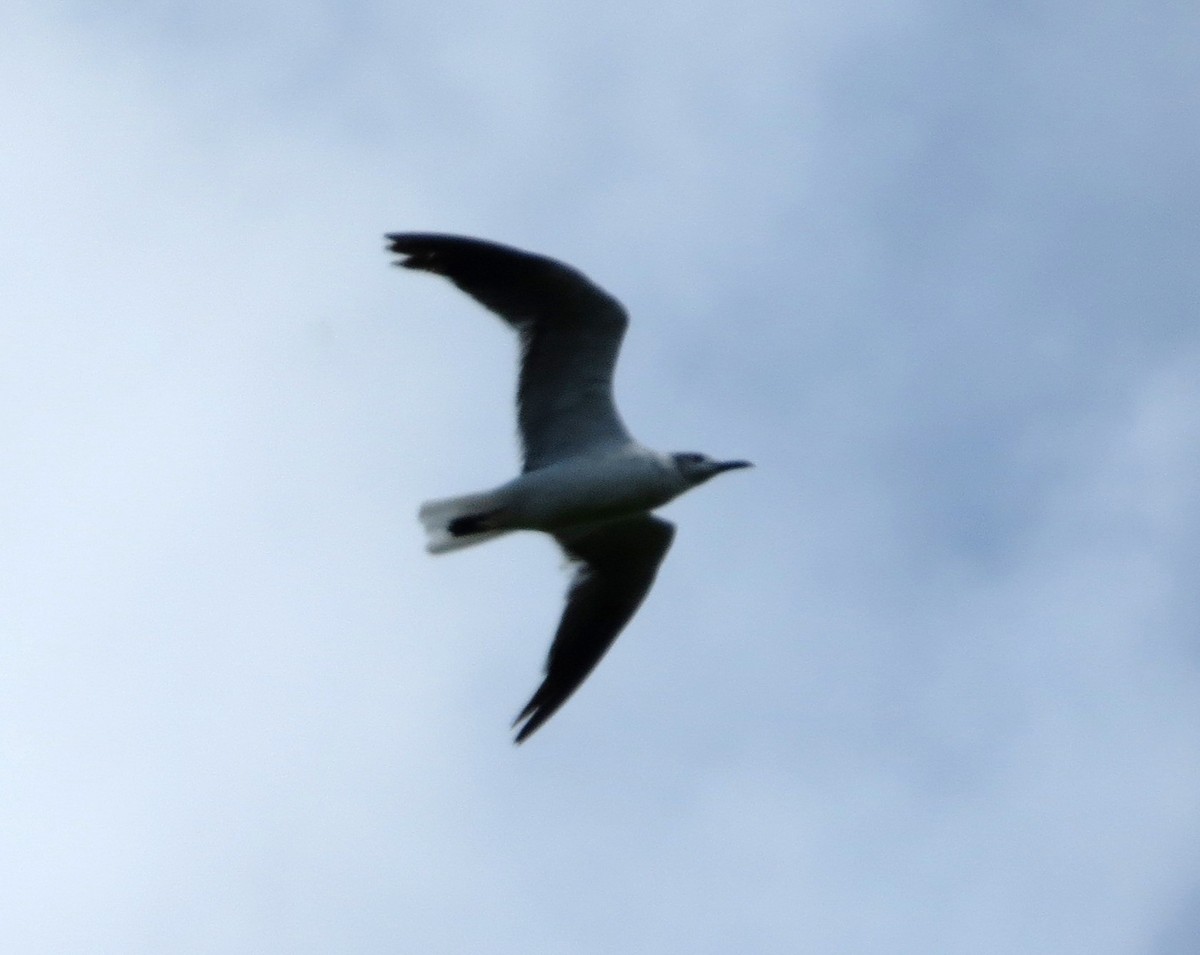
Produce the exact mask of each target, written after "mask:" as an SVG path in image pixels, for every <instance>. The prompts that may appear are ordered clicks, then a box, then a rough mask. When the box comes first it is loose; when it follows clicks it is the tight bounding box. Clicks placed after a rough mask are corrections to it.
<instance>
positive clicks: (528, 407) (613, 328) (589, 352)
mask: <svg viewBox="0 0 1200 955" xmlns="http://www.w3.org/2000/svg"><path fill="white" fill-rule="evenodd" d="M387 238H388V239H389V240H390V242H391V245H390V249H391V251H392V252H395V253H397V254H398V255H400V256H403V258H401V259H400V261H398V262H397V263H396V264H397V265H399V266H402V267H404V268H406V269H420V270H423V271H426V272H433V273H435V274H437V275H444V276H445V277H446V278H448V279H450V281H451V282H453V283H454V284H455V285H457V286H458V287H459V288H460V289H462V290H463V291H464V292H466V293H467V294H468V295H470V296H471V297H472V298H474V299H476V300H477V301H478V302H480V303H481V304H483V305H484V306H486V307H487V308H489V309H491V310H492V311H493V312H495V313H496V314H497V315H499V316H500V317H501V318H503V319H504V320H505V321H506V322H507V323H508V324H509V325H511V326H512V327H513V328H515V329H516V330H517V332H518V333H519V335H520V338H521V375H520V382H519V384H518V387H517V412H518V413H517V418H518V423H519V425H520V431H521V442H522V445H523V448H524V458H525V470H526V471H533V470H536V469H537V468H540V467H544V466H545V465H547V464H551V463H553V462H554V461H558V460H562V459H563V458H569V457H573V456H574V455H576V454H580V453H585V452H588V451H596V450H600V449H603V448H607V447H616V446H620V445H622V444H625V443H626V442H627V441H629V440H630V437H629V432H628V431H626V430H625V426H624V424H622V423H621V418H620V416H619V415H618V414H617V409H616V407H615V405H614V404H613V397H612V377H613V368H614V367H615V366H616V363H617V353H618V351H619V350H620V348H621V339H622V338H623V337H624V335H625V326H626V325H627V324H628V319H627V318H626V316H625V310H624V309H623V308H622V307H621V303H620V302H618V301H617V300H616V299H614V298H613V297H612V296H611V295H609V294H608V293H607V292H605V291H604V290H603V289H601V288H599V287H598V286H596V285H594V284H593V283H592V282H591V281H589V280H588V279H587V278H586V277H585V276H584V275H583V274H581V273H580V272H577V271H576V270H575V269H573V268H571V267H570V266H567V265H564V264H563V263H561V262H556V261H554V260H553V259H548V258H545V257H543V256H540V255H533V254H531V253H529V252H522V251H520V250H518V249H513V248H509V247H508V246H504V245H499V244H497V243H494V242H484V241H482V240H480V239H469V238H465V237H461V236H450V235H430V234H425V233H392V234H390V235H388V237H387Z"/></svg>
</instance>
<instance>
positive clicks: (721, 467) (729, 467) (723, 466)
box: [713, 461, 754, 474]
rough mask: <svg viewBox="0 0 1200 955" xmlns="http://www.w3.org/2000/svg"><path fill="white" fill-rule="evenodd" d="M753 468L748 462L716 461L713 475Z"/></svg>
mask: <svg viewBox="0 0 1200 955" xmlns="http://www.w3.org/2000/svg"><path fill="white" fill-rule="evenodd" d="M752 467H754V465H753V464H751V463H750V462H749V461H718V462H717V465H716V469H715V471H714V472H713V473H714V474H720V473H721V472H722V471H737V470H738V469H740V468H752Z"/></svg>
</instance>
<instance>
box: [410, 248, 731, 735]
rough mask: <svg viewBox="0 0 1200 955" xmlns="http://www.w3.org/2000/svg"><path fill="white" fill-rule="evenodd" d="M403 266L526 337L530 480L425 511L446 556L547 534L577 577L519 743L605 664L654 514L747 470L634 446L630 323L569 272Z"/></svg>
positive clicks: (500, 261)
mask: <svg viewBox="0 0 1200 955" xmlns="http://www.w3.org/2000/svg"><path fill="white" fill-rule="evenodd" d="M387 238H388V240H389V242H390V245H389V249H390V251H392V252H394V253H396V254H397V255H398V256H400V258H399V259H398V260H397V261H396V262H395V263H394V264H395V265H398V266H400V267H402V268H406V269H417V270H420V271H424V272H432V273H433V274H435V275H441V276H444V277H445V278H447V279H449V280H450V281H451V282H453V283H454V284H455V285H456V286H458V287H459V288H460V289H461V290H462V291H464V292H466V293H467V294H468V295H470V296H471V297H472V298H474V299H475V300H476V301H478V302H479V303H480V304H482V305H483V306H485V307H486V308H487V309H489V310H490V311H492V312H495V313H496V314H497V315H498V316H499V317H500V318H502V319H503V320H504V321H505V322H506V323H508V324H509V325H510V326H512V327H513V328H514V329H515V330H516V331H517V334H518V336H519V338H520V344H521V369H520V375H519V382H518V385H517V421H518V426H519V430H520V436H521V445H522V449H523V452H524V453H523V458H524V468H523V470H522V473H521V474H520V476H519V477H516V478H514V479H513V480H511V481H509V482H508V483H506V484H502V485H501V486H499V487H497V488H494V489H493V490H490V491H484V492H482V493H478V494H466V495H463V496H460V497H451V498H445V499H443V500H436V501H428V502H426V503H425V504H423V505H422V506H421V509H420V512H419V517H420V520H421V523H422V524H423V525H424V528H425V531H426V533H427V535H428V543H427V545H426V546H427V549H428V550H429V552H430V553H433V554H441V553H445V552H446V551H452V550H457V549H459V548H461V547H467V546H470V545H472V544H478V543H481V542H483V541H486V540H490V539H492V538H494V537H498V536H500V535H501V534H507V533H509V532H510V531H516V530H533V531H543V532H545V533H547V534H550V535H552V536H553V537H554V539H555V540H556V541H557V542H558V545H559V547H561V548H562V550H563V552H564V553H565V554H566V556H567V558H568V559H569V560H570V561H571V562H573V563H574V564H576V565H577V567H576V571H575V575H574V577H573V579H572V581H571V585H570V589H569V592H568V594H567V605H566V608H565V610H564V611H563V615H562V620H561V621H560V622H559V625H558V630H557V632H556V633H555V634H554V640H553V642H552V643H551V645H550V653H549V656H548V657H547V660H546V666H545V677H544V679H543V681H542V683H541V685H540V686H539V687H538V689H537V691H536V692H535V693H534V694H533V696H532V698H531V699H530V700H529V702H528V703H527V704H526V705H525V708H524V709H522V710H521V712H520V713H519V714H518V715H517V718H516V720H514V721H513V728H514V729H515V728H517V727H520V728H519V729H518V730H517V735H516V742H517V743H521V742H523V741H524V740H526V739H528V738H529V736H530V735H532V734H533V733H534V732H535V731H536V730H537V729H538V727H540V726H541V725H542V724H543V723H545V722H546V720H548V719H549V718H550V717H551V716H552V715H554V713H555V712H556V711H557V710H558V709H559V707H561V706H562V705H563V704H564V703H565V702H566V701H567V699H568V698H569V697H570V696H571V694H572V693H574V692H575V690H577V689H578V688H579V685H580V684H581V683H583V681H584V680H585V679H586V678H587V676H588V675H589V674H590V673H591V672H592V670H593V669H594V668H595V666H596V664H597V663H599V662H600V658H601V657H603V656H604V654H605V653H606V652H607V650H608V648H609V647H610V646H612V644H613V642H614V641H615V640H616V639H617V635H618V634H619V633H620V632H621V631H622V630H623V629H624V627H625V625H626V624H627V623H628V622H629V621H630V619H631V618H632V617H633V615H634V613H635V612H636V611H637V609H638V607H639V606H640V605H641V603H642V600H643V599H644V598H645V596H646V594H647V593H648V592H649V590H650V587H651V585H652V584H653V583H654V577H655V575H656V574H657V573H658V568H659V565H660V564H661V563H662V560H663V558H664V557H665V556H666V553H667V549H668V548H669V547H670V546H671V541H672V539H673V538H674V536H675V526H674V525H673V524H671V523H670V522H668V521H665V520H663V519H662V518H660V517H655V516H654V515H653V514H652V513H651V512H652V511H653V510H654V509H655V508H657V507H661V506H662V505H663V504H666V503H667V502H668V501H670V500H672V499H673V498H676V497H678V496H679V495H680V494H682V493H683V492H684V491H687V490H689V489H691V488H693V487H696V486H697V485H699V484H703V483H704V482H705V481H707V480H708V479H709V478H711V477H714V476H716V475H718V474H721V473H722V472H724V471H733V470H736V469H738V468H746V467H750V466H751V465H750V462H749V461H716V460H713V459H712V458H710V457H708V456H706V455H703V454H696V453H693V452H679V453H674V454H661V453H659V452H656V451H652V450H650V449H649V448H647V447H645V446H643V445H642V444H640V443H638V442H637V441H636V440H634V438H633V437H632V436H631V435H630V433H629V432H628V431H627V430H626V428H625V425H624V423H622V421H621V417H620V415H619V414H618V413H617V408H616V405H615V404H614V403H613V396H612V378H613V369H614V367H615V366H616V363H617V352H618V351H619V350H620V347H621V339H622V338H623V337H624V335H625V327H626V325H627V324H628V318H627V317H626V314H625V309H624V308H623V307H622V306H621V303H620V302H618V301H617V300H616V299H615V298H613V297H612V296H611V295H609V294H608V293H607V292H605V291H604V290H603V289H601V288H599V287H598V286H597V285H595V284H593V283H592V282H591V281H590V280H589V279H588V278H587V277H585V276H584V275H583V274H582V273H580V272H578V271H576V270H575V269H573V268H571V267H570V266H568V265H564V264H563V263H562V262H557V261H555V260H554V259H550V258H546V257H545V256H541V255H534V254H533V253H530V252H524V251H521V250H519V249H514V248H511V247H509V246H505V245H500V244H498V243H495V242H487V241H484V240H482V239H472V238H467V237H465V236H454V235H438V234H433V233H390V234H389V235H388V236H387Z"/></svg>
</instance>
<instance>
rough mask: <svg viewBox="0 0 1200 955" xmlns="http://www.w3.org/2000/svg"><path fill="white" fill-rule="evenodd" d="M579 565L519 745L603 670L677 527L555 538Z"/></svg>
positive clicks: (618, 527) (641, 524)
mask: <svg viewBox="0 0 1200 955" xmlns="http://www.w3.org/2000/svg"><path fill="white" fill-rule="evenodd" d="M555 536H556V538H557V539H558V542H559V544H560V545H561V546H562V548H563V550H564V551H566V553H567V556H568V557H570V558H571V559H572V560H573V561H578V562H579V563H580V566H579V569H578V570H577V571H576V574H575V579H574V580H573V581H572V582H571V591H570V593H569V594H568V595H567V607H566V610H564V611H563V616H562V620H561V621H560V622H559V625H558V632H557V633H555V635H554V642H553V643H552V644H551V646H550V655H549V656H548V657H547V659H546V677H545V679H544V680H543V681H542V685H541V686H540V687H538V690H537V692H536V693H534V694H533V698H532V699H530V701H529V702H528V703H527V704H526V705H525V709H523V710H521V714H520V715H519V716H518V717H517V718H516V720H515V721H514V722H513V726H514V727H515V726H517V725H518V724H521V723H522V722H523V723H524V725H523V726H521V729H520V730H519V731H518V733H517V742H518V743H520V742H523V741H524V740H526V739H528V738H529V736H530V735H531V734H532V733H533V732H534V731H535V730H536V729H537V728H538V727H539V726H541V725H542V724H543V723H545V722H546V720H548V719H550V717H551V716H553V715H554V713H555V711H556V710H557V709H558V708H559V707H560V706H562V705H563V704H564V703H565V702H566V701H567V698H568V697H570V695H571V694H572V693H574V692H575V690H576V689H578V688H579V685H580V684H581V683H583V681H584V680H585V679H587V676H588V674H589V673H591V672H592V670H593V669H594V668H595V666H596V664H597V663H599V662H600V658H601V657H603V656H604V654H605V653H606V652H607V650H608V648H609V647H611V646H612V645H613V642H614V641H615V640H616V639H617V635H618V634H619V633H620V632H621V630H622V629H624V627H625V625H626V624H627V623H629V620H630V618H632V617H633V615H634V613H635V612H636V611H637V609H638V607H639V606H641V603H642V600H644V599H645V597H646V594H647V593H649V592H650V586H651V585H652V584H653V583H654V577H655V575H656V574H657V573H658V567H659V565H660V564H661V563H662V560H663V558H664V557H665V556H666V554H667V550H668V549H669V548H670V546H671V541H672V539H673V538H674V537H675V526H674V525H673V524H671V523H669V522H667V521H664V520H662V519H661V518H657V517H651V516H650V515H648V514H646V515H642V516H639V517H633V518H629V519H628V520H624V521H617V522H614V523H611V524H601V525H599V526H596V527H593V528H591V529H589V530H583V531H567V532H564V533H560V534H556V535H555Z"/></svg>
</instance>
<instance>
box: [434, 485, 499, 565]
mask: <svg viewBox="0 0 1200 955" xmlns="http://www.w3.org/2000/svg"><path fill="white" fill-rule="evenodd" d="M498 511H499V507H498V502H497V500H496V495H495V494H494V493H491V492H488V493H484V494H464V495H463V496H461V497H447V498H442V499H441V500H437V501H426V502H425V503H424V504H422V505H421V510H420V511H419V512H418V516H419V517H420V519H421V523H422V524H423V525H424V527H425V533H426V534H428V535H429V540H428V541H426V543H425V548H426V550H428V551H429V553H431V554H444V553H446V552H447V551H452V550H459V549H461V548H463V547H470V546H471V545H472V544H482V543H483V542H484V541H487V540H491V539H492V538H493V537H499V536H500V535H501V534H507V533H508V529H507V528H496V527H494V526H492V524H491V523H490V521H489V519H494V517H495V516H496V514H497V512H498Z"/></svg>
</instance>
